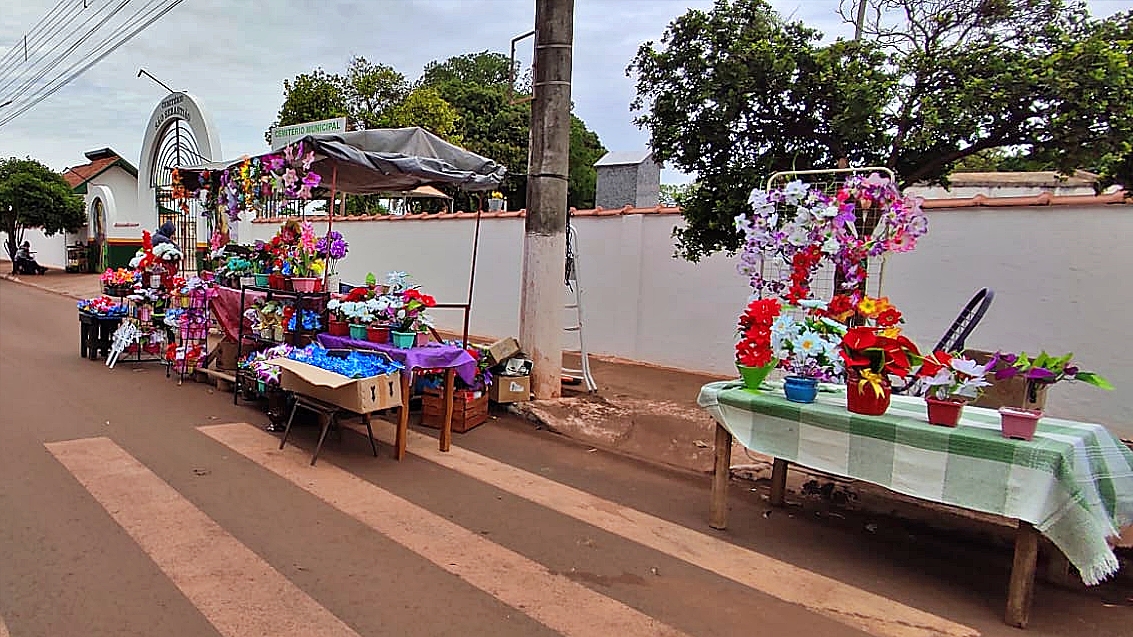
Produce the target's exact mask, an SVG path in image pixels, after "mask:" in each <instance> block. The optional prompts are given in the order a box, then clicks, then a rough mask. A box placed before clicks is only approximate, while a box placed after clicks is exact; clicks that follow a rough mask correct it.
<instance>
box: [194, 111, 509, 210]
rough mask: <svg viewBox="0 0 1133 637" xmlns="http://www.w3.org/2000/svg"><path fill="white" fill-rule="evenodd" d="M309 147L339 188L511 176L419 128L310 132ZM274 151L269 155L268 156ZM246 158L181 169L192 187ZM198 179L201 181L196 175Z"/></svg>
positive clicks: (480, 182) (491, 182) (486, 186)
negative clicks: (210, 173)
mask: <svg viewBox="0 0 1133 637" xmlns="http://www.w3.org/2000/svg"><path fill="white" fill-rule="evenodd" d="M296 143H302V144H303V149H304V151H307V150H311V151H314V153H315V161H314V163H313V164H311V171H312V172H315V173H317V174H318V175H319V176H320V177H321V178H322V183H321V186H322V187H323V188H330V187H331V186H332V184H334V186H335V189H336V190H337V191H338V192H343V193H347V194H357V195H361V194H377V193H383V192H391V191H411V190H414V189H415V188H418V187H420V186H427V185H441V184H448V185H453V186H456V187H458V188H460V189H461V190H466V191H480V190H492V189H494V188H497V187H499V185H500V183H501V182H502V181H503V179H504V176H505V175H506V174H507V169H506V168H505V167H503V166H501V165H500V164H498V163H496V162H495V161H492V160H491V159H488V158H486V157H481V156H480V155H477V154H476V153H473V152H470V151H467V150H465V149H463V148H460V147H459V146H455V145H453V144H450V143H448V142H446V141H445V140H443V139H441V138H440V137H437V136H436V135H434V134H432V133H430V132H429V131H427V130H425V129H423V128H419V127H413V128H376V129H370V130H362V131H352V132H347V133H340V134H334V135H308V136H306V137H304V138H302V139H301V140H299V141H298V142H296ZM270 154H272V153H265V154H264V155H261V156H260V157H261V158H262V157H265V156H267V155H270ZM242 161H243V160H242V159H240V160H235V161H232V162H227V163H225V162H220V163H211V164H208V165H197V166H184V167H179V170H180V172H181V173H182V174H183V176H184V178H185V185H186V186H187V187H189V188H190V189H193V188H194V187H196V186H198V184H194V183H192V181H197V179H199V175H200V173H201V172H203V171H205V170H209V171H215V170H223V169H225V168H230V167H232V166H235V165H237V164H239V163H241V162H242ZM193 177H196V178H197V179H193Z"/></svg>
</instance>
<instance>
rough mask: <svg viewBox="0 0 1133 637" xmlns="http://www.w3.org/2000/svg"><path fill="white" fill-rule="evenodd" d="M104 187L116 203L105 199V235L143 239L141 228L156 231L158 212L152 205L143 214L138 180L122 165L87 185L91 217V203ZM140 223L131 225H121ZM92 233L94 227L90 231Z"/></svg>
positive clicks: (87, 201) (108, 236)
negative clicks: (139, 206)
mask: <svg viewBox="0 0 1133 637" xmlns="http://www.w3.org/2000/svg"><path fill="white" fill-rule="evenodd" d="M95 186H105V187H106V188H109V189H110V192H111V193H112V197H113V203H111V202H104V205H105V206H106V236H107V238H110V239H141V238H142V230H150V231H152V230H153V226H155V225H156V224H157V213H156V212H154V208H153V204H152V202H151V203H150V206H149V207H147V208H146V209H145V214H144V216H143V215H142V213H141V212H140V211H139V209H138V194H137V193H138V180H137V178H136V177H134V176H133V175H131V174H130V173H128V172H126V171H125V170H123V169H122V168H121V167H119V166H115V167H113V168H111V169H109V170H107V171H105V172H103V173H102V174H101V175H99V176H97V177H95V178H94V179H93V180H91V181H90V182H89V183H88V184H87V192H88V193H90V194H88V195H86V196H85V197H84V200H85V203H86V212H87V217H88V219H89V217H90V208H91V203H92V202H93V201H94V198H95V196H96V193H97V192H98V190H99V189H98V188H95ZM134 223H136V224H139V225H137V226H129V225H122V224H134ZM114 224H119V225H118V226H115V225H114ZM89 231H90V232H93V229H92V230H89Z"/></svg>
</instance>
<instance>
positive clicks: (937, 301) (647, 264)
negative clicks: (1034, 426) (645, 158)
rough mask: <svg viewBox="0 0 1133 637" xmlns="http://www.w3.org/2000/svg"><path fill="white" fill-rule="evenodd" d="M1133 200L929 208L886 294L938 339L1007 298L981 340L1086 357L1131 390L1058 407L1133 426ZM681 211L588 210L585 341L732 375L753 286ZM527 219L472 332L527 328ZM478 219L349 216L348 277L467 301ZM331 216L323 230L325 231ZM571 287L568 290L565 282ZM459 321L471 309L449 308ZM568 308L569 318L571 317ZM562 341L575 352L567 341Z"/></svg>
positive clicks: (912, 326)
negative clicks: (981, 301) (681, 255)
mask: <svg viewBox="0 0 1133 637" xmlns="http://www.w3.org/2000/svg"><path fill="white" fill-rule="evenodd" d="M1131 213H1133V206H1124V205H1108V206H1093V207H1085V208H1079V207H1071V206H1054V207H1034V208H1029V207H1021V208H964V209H954V210H939V209H937V210H930V211H929V212H928V214H929V219H930V229H929V234H928V235H927V236H926V237H925V238H924V239H922V241H921V243H920V244H919V245H918V248H917V250H916V251H915V252H912V253H909V254H903V255H896V256H894V257H892V258H891V259H890V261H889V263H888V265H887V266H886V269H885V275H884V281H883V292H884V293H885V294H887V295H889V297H890V298H891V300H892V301H893V302H894V303H896V304H897V305H898V306H899V307H900V309H901V310H902V311H903V312H904V313H905V315H906V317H907V320H908V325H907V331H908V332H909V333H910V335H911V336H912V337H913V338H914V339H915V340H917V342H918V343H920V344H921V345H922V346H923V347H925V348H928V347H931V346H932V345H933V344H935V342H936V341H937V340H938V339H939V338H940V336H941V335H942V334H943V333H944V330H945V329H947V327H948V325H949V324H950V323H951V321H952V320H953V319H954V318H955V316H956V314H957V313H958V312H959V311H960V309H961V308H962V307H963V306H964V304H965V303H967V301H968V299H969V298H970V297H971V296H972V294H974V293H975V291H976V290H978V289H979V288H980V287H983V286H987V287H991V288H993V289H994V290H995V292H996V298H995V302H994V303H993V304H992V306H991V309H990V310H989V311H988V314H987V316H986V317H985V318H984V320H983V322H982V323H981V324H980V326H979V327H978V328H977V329H976V331H975V333H974V334H973V335H972V337H971V338H970V339H969V343H968V344H969V345H970V346H971V347H976V348H980V349H997V348H999V349H1013V350H1020V349H1022V350H1026V351H1028V352H1030V351H1036V350H1038V349H1041V348H1043V347H1045V348H1046V349H1047V350H1048V351H1050V352H1051V353H1056V352H1057V353H1065V352H1071V351H1072V352H1074V353H1075V354H1076V358H1077V359H1078V360H1080V361H1081V363H1082V364H1083V365H1084V366H1085V367H1086V368H1087V369H1090V370H1093V371H1097V372H1099V373H1101V374H1103V375H1105V376H1106V377H1107V378H1109V379H1110V380H1111V381H1113V382H1114V384H1115V385H1117V386H1118V389H1117V390H1116V391H1113V392H1103V391H1101V390H1098V389H1095V388H1092V387H1089V386H1085V385H1067V386H1065V387H1063V386H1059V387H1056V388H1055V389H1053V390H1052V391H1051V393H1050V397H1049V399H1048V410H1049V411H1050V412H1051V413H1052V414H1056V415H1062V416H1066V417H1072V418H1081V419H1089V420H1095V421H1101V422H1104V423H1106V424H1108V425H1110V426H1111V428H1113V429H1114V430H1115V431H1118V432H1120V433H1121V435H1123V436H1127V437H1130V436H1133V404H1129V403H1126V402H1125V401H1123V400H1122V397H1123V396H1125V391H1127V390H1128V388H1131V387H1133V365H1130V362H1133V356H1130V354H1129V352H1130V350H1129V347H1128V345H1127V343H1128V341H1129V337H1128V334H1129V329H1128V327H1127V321H1126V317H1127V316H1128V315H1129V313H1130V312H1131V311H1133V287H1130V286H1128V285H1122V283H1121V277H1123V276H1128V274H1127V273H1129V272H1130V271H1131V268H1130V266H1133V258H1130V257H1129V256H1127V254H1128V253H1127V252H1126V251H1125V250H1126V247H1125V246H1126V244H1127V241H1128V240H1127V239H1126V237H1130V236H1133V214H1131ZM679 221H680V218H679V217H677V216H675V215H624V216H623V215H618V216H608V217H578V218H575V220H574V224H575V227H576V228H577V230H578V234H579V239H578V241H579V249H580V253H581V260H580V264H579V265H580V276H581V278H582V283H583V287H584V290H585V294H584V298H583V304H584V306H585V310H586V336H587V340H588V343H587V344H588V347H589V349H590V350H591V351H592V352H594V353H597V354H606V355H612V356H618V357H622V358H627V359H632V360H640V361H647V362H650V363H655V364H658V365H665V366H671V367H679V368H684V369H690V370H698V371H707V372H715V373H719V374H732V373H734V371H735V368H734V365H733V350H732V344H733V342H734V335H735V325H736V319H737V317H738V315H739V313H740V311H741V310H742V308H743V306H744V304H745V302H746V300H747V298H748V295H749V294H750V289H749V288H748V287H747V284H746V282H745V281H744V279H743V277H741V276H740V275H738V274H737V273H736V270H735V263H736V262H735V260H734V259H730V258H727V257H725V256H723V255H716V256H713V257H710V258H707V259H704V260H702V261H701V262H700V263H698V264H691V263H688V262H685V261H683V260H679V259H674V258H673V257H672V254H673V241H672V238H671V233H672V230H673V226H674V225H675V224H677V223H679ZM523 225H524V224H523V219H520V218H511V219H485V220H484V221H483V225H482V227H481V237H480V246H481V248H480V260H479V263H478V265H477V276H476V292H475V303H474V309H473V313H472V325H471V332H472V333H473V334H476V335H482V336H515V335H518V333H519V296H520V294H519V286H520V270H521V267H522V262H521V261H522V257H521V255H522V244H523ZM473 226H474V223H473V221H472V220H470V219H449V220H440V219H438V220H429V221H419V220H394V221H390V220H386V221H353V222H341V221H340V222H339V223H337V224H335V228H336V229H337V230H339V231H340V232H342V233H343V235H344V236H345V237H346V239H347V241H349V242H350V254H349V256H348V257H347V259H346V260H345V261H344V262H343V263H342V264H341V266H340V274H341V275H342V280H343V281H350V282H361V281H362V280H363V279H364V278H365V275H366V273H367V272H370V271H372V272H374V273H375V275H377V276H378V277H379V279H382V278H384V275H385V273H386V272H387V271H389V270H393V269H398V270H405V271H408V272H409V273H410V274H412V275H413V277H414V279H415V280H416V281H417V282H418V283H420V284H421V285H422V286H424V287H425V289H426V290H427V292H428V293H430V294H433V295H434V296H436V297H437V300H438V301H440V302H460V301H463V300H464V298H465V294H466V291H467V285H468V273H469V263H470V259H471V247H472V233H473ZM277 229H278V228H277V226H276V225H274V224H261V223H257V224H247V225H245V226H244V227H243V228H241V232H242V234H241V237H242V241H244V242H249V241H252V240H254V239H256V238H259V239H265V240H266V239H269V238H270V237H271V236H272V235H273V234H274V233H275V232H276V230H277ZM325 229H326V225H325V224H317V230H318V231H319V232H320V233H322V232H325ZM564 291H565V288H564ZM437 318H438V319H439V320H438V322H439V323H440V324H441V326H442V327H445V328H446V329H458V328H459V326H460V320H461V317H460V314H459V312H445V313H438V315H437ZM565 318H566V317H565V316H564V320H565ZM564 346H566V347H569V348H574V347H576V342H575V341H574V340H573V338H571V337H569V335H568V337H564Z"/></svg>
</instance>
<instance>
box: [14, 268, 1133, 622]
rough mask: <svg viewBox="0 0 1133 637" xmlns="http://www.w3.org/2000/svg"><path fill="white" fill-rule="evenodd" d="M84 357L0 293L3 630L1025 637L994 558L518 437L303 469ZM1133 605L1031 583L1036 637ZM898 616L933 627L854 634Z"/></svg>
mask: <svg viewBox="0 0 1133 637" xmlns="http://www.w3.org/2000/svg"><path fill="white" fill-rule="evenodd" d="M77 340H78V325H77V321H76V318H75V314H74V304H73V301H71V300H69V299H66V298H63V297H59V296H54V295H50V294H46V293H43V292H40V291H38V290H34V289H30V288H27V287H23V286H19V285H17V284H14V283H11V282H8V281H0V636H4V632H5V631H8V632H9V633H10V634H11V635H12V637H29V636H45V637H71V636H75V637H88V636H98V635H106V636H115V637H121V636H127V635H178V636H195V635H252V634H272V635H323V634H325V635H350V634H358V635H493V636H496V635H499V636H506V635H516V636H519V635H555V634H569V635H595V636H598V635H609V634H614V633H615V632H617V633H626V634H642V635H652V634H674V635H680V634H684V635H694V636H708V635H751V634H768V635H787V636H789V635H799V636H806V637H815V636H827V635H830V636H841V635H847V636H848V635H863V634H870V633H872V634H885V635H906V634H907V635H914V634H917V635H919V634H930V633H929V632H928V631H926V630H924V629H925V628H926V627H928V626H938V627H942V630H943V633H942V634H976V633H979V634H985V635H1019V634H1021V633H1019V632H1018V631H1016V630H1013V629H1009V628H1007V627H1006V626H1004V625H1003V624H1002V623H1001V621H1000V616H1001V615H1002V610H1003V595H1004V591H1005V586H1006V578H1007V569H1008V567H1009V563H1010V555H1009V553H1007V552H1004V551H1002V550H1000V549H998V548H995V547H990V546H989V547H983V546H963V545H959V544H956V543H952V542H949V541H947V540H946V539H945V540H940V539H938V538H932V537H919V538H910V537H908V534H907V533H904V532H902V533H897V532H895V531H894V532H887V530H886V528H885V525H884V524H882V525H881V528H879V529H874V531H876V532H871V531H869V530H866V529H865V528H864V525H862V524H861V523H860V522H861V521H860V520H854V519H841V520H839V519H834V518H830V517H823V518H818V517H816V516H815V515H814V513H815V511H814V510H812V509H810V508H808V506H805V505H804V506H800V507H795V508H793V509H789V510H787V511H779V510H777V511H774V512H771V513H770V514H768V510H767V507H766V506H765V504H764V502H763V500H762V499H761V497H760V495H761V493H760V492H758V491H755V492H744V491H743V490H741V489H732V491H733V502H732V512H731V518H730V521H731V528H730V529H729V531H728V532H726V533H720V532H715V531H712V530H711V529H709V528H708V527H707V524H706V515H707V503H708V490H709V484H708V480H707V479H706V478H700V477H695V476H689V475H687V474H679V473H670V472H666V471H664V470H660V469H657V468H653V467H650V466H646V465H642V464H640V463H637V462H635V461H633V460H628V459H626V458H622V457H618V456H615V455H610V454H606V453H604V452H601V451H591V450H589V449H588V448H587V447H585V446H581V445H578V444H576V443H573V442H571V441H569V440H566V439H564V438H562V437H559V436H556V435H553V434H550V433H547V432H543V431H535V430H533V429H532V428H531V426H530V425H529V424H527V423H525V422H522V421H519V420H516V419H512V418H507V417H501V418H499V419H496V420H493V421H491V422H490V423H489V424H488V425H485V426H483V427H481V428H479V429H476V430H474V431H473V432H471V433H468V434H465V435H463V436H458V437H457V438H456V439H455V441H454V446H455V447H457V448H458V449H459V452H460V454H452V455H451V456H449V457H446V458H443V459H435V460H436V461H433V460H430V459H429V458H430V457H432V456H433V452H435V449H436V447H435V444H433V443H432V441H430V440H421V438H420V437H417V436H414V437H413V438H412V439H411V440H410V444H409V452H410V453H409V455H408V457H407V458H406V459H405V460H404V461H402V462H400V463H398V462H395V461H394V460H392V458H391V457H390V448H389V446H388V444H383V445H381V446H379V452H380V457H379V458H376V459H375V458H373V457H372V456H371V455H370V454H369V448H368V445H367V443H366V442H365V440H364V439H363V438H362V437H360V436H358V435H356V434H355V433H353V432H352V431H347V432H345V433H344V434H343V436H342V439H341V441H339V440H336V439H335V438H334V437H333V436H332V437H330V439H329V440H328V443H327V445H326V446H325V447H324V450H323V453H322V455H321V456H320V459H319V464H318V466H317V467H315V468H313V469H312V468H310V467H308V466H307V464H306V461H307V459H308V458H309V456H308V455H307V454H309V452H310V450H311V449H312V448H313V446H314V438H315V432H314V431H312V430H311V429H307V428H305V429H300V430H299V432H298V434H297V437H296V442H297V444H298V447H293V446H291V445H288V448H287V449H286V450H285V451H284V452H279V451H277V450H276V447H277V444H276V442H275V441H276V440H277V438H276V437H275V436H274V435H271V434H267V433H265V432H263V431H262V430H260V429H258V427H260V426H262V425H263V424H265V422H266V418H265V417H264V416H263V414H262V413H260V412H259V411H258V410H257V409H255V408H253V407H246V406H243V405H241V406H239V407H234V406H233V405H232V401H231V396H230V395H225V394H220V393H217V392H215V391H213V390H212V389H211V388H209V387H207V386H205V385H199V384H192V383H187V384H185V385H184V386H178V385H177V383H176V381H175V380H171V379H166V378H165V375H164V372H163V371H162V369H161V368H159V367H156V366H153V365H148V366H147V365H140V366H136V367H134V366H130V365H126V364H122V365H119V366H118V367H116V368H115V369H113V370H109V369H107V368H106V367H105V366H104V365H102V363H100V362H99V363H96V362H91V361H86V360H83V359H80V358H79V356H78V343H77V342H76V341H77ZM228 423H250V424H249V425H237V424H232V425H228ZM377 428H378V429H379V430H380V432H381V434H382V435H383V436H387V437H388V434H389V430H391V429H392V428H391V427H389V426H387V425H383V424H380V423H379V425H378V427H377ZM419 431H424V432H428V430H419ZM517 471H518V472H517ZM492 476H503V477H502V478H501V479H499V480H495V481H493V479H492ZM524 476H530V477H529V478H524ZM567 487H569V489H567ZM537 494H538V496H539V497H540V498H542V499H541V500H539V501H536V500H537V498H536V495H537ZM568 496H569V497H568ZM571 498H577V499H579V501H581V502H585V503H589V504H588V505H587V506H589V507H591V508H590V509H585V507H584V508H583V509H579V508H578V506H579V505H577V502H574V501H572V500H571ZM643 514H645V517H642V515H643ZM587 515H591V516H592V517H593V518H594V519H592V520H591V522H587V521H584V519H582V518H585V517H586V516H587ZM598 519H601V520H608V521H609V522H608V523H605V524H604V525H603V526H599V525H598V522H596V521H595V520H598ZM643 520H645V521H644V522H643ZM635 521H636V522H635ZM646 522H648V524H651V525H655V528H656V529H659V530H658V531H656V532H657V533H658V534H663V535H664V537H670V538H676V537H679V538H685V537H689V538H696V537H699V536H694V535H687V533H688V532H695V533H697V534H703V536H705V537H707V538H709V539H710V540H711V542H719V541H723V542H726V543H727V545H728V546H729V547H733V548H734V549H736V552H735V553H734V555H735V556H736V557H735V558H734V560H735V562H736V564H735V565H738V566H739V567H741V568H740V569H739V570H742V569H743V568H746V569H748V571H749V572H751V573H752V576H751V578H750V581H747V582H744V583H740V582H739V581H736V580H735V579H729V578H728V577H726V576H724V575H721V574H720V572H718V571H724V570H728V569H725V568H723V566H733V565H732V564H728V565H723V566H721V565H717V566H716V567H712V566H711V564H710V562H711V560H710V559H708V558H711V557H712V556H711V555H709V556H704V555H701V556H700V557H697V554H698V553H703V551H699V549H700V548H701V546H681V545H680V544H679V543H670V544H664V543H660V544H658V543H649V544H648V546H647V545H646V543H645V542H641V541H634V540H633V539H630V538H633V537H634V536H635V534H639V533H640V532H641V530H642V525H643V524H645V523H646ZM650 528H654V527H652V526H651V527H650ZM651 532H652V531H651ZM690 541H695V540H690ZM700 543H702V545H703V546H707V545H709V544H710V542H709V541H708V540H700ZM662 545H663V546H668V547H670V548H666V549H664V550H662V549H660V548H657V547H658V546H662ZM650 546H653V547H654V548H650ZM729 551H731V549H729ZM730 554H731V553H730ZM706 560H707V561H706ZM694 563H699V564H702V565H701V566H696V565H694ZM771 563H774V564H782V565H783V569H785V570H781V571H776V572H775V573H774V575H773V574H772V571H769V570H767V569H768V565H769V564H771ZM714 568H715V570H714ZM732 570H736V569H732ZM816 575H817V576H822V578H828V579H821V580H819V579H815V577H816ZM772 577H774V578H775V579H770V578H772ZM816 581H829V583H830V586H833V587H834V588H832V589H829V590H833V591H835V592H838V591H844V594H839V595H837V596H836V597H834V598H830V599H834V600H836V601H841V602H844V603H846V604H871V605H872V607H865V606H862V607H860V608H857V607H850V608H848V609H845V612H844V613H843V615H842V616H839V615H838V614H837V613H835V612H832V611H829V610H827V611H822V612H812V611H811V610H807V608H805V607H804V605H805V603H804V604H803V605H800V604H795V603H789V602H787V601H784V600H783V599H781V597H783V596H784V595H785V591H788V590H791V589H792V587H795V589H797V590H795V592H796V593H798V592H799V591H800V590H801V591H802V592H801V593H800V594H801V595H802V598H803V599H804V600H805V599H811V598H813V599H816V600H817V599H822V598H823V596H824V595H825V596H828V595H829V590H820V589H818V588H808V589H800V588H799V587H800V586H802V585H803V584H805V583H808V582H810V583H812V584H813V583H814V582H816ZM777 595H778V596H777ZM808 596H809V597H808ZM1128 596H1129V592H1128V591H1122V590H1119V589H1116V588H1112V587H1110V588H1103V589H1099V590H1098V591H1094V592H1091V593H1088V594H1087V593H1075V592H1068V591H1062V590H1059V589H1055V588H1051V587H1047V586H1043V585H1040V587H1039V588H1038V591H1037V593H1036V600H1035V612H1034V614H1033V617H1032V626H1031V629H1030V630H1029V631H1028V633H1029V634H1031V635H1067V636H1069V635H1080V634H1089V635H1096V636H1098V637H1106V636H1118V635H1122V636H1127V635H1128V634H1129V631H1130V628H1129V627H1130V625H1131V623H1130V622H1133V613H1131V612H1130V610H1131V609H1130V607H1129V606H1128V605H1126V604H1127V602H1126V599H1127V597H1128ZM847 600H848V601H847ZM860 600H872V601H865V602H862V601H860ZM840 612H841V611H840ZM902 612H912V613H922V614H923V617H924V622H926V623H924V624H916V623H901V622H898V621H893V622H884V621H882V622H880V623H878V624H876V625H871V626H872V627H867V630H869V633H866V632H864V631H863V630H860V629H859V628H861V627H862V623H861V622H860V621H859V620H858V619H856V618H855V614H862V615H869V614H871V613H873V614H876V615H878V616H894V617H895V616H896V614H898V613H902ZM5 626H6V628H5ZM264 631H272V632H266V633H265V632H264Z"/></svg>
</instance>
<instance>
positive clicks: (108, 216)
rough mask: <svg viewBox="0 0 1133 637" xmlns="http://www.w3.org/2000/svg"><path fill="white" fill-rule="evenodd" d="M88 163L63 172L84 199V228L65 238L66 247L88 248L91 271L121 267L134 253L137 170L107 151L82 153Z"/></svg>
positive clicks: (64, 176)
mask: <svg viewBox="0 0 1133 637" xmlns="http://www.w3.org/2000/svg"><path fill="white" fill-rule="evenodd" d="M85 156H86V158H87V159H88V160H89V163H86V164H83V165H81V166H72V167H70V168H67V169H65V170H64V171H63V178H64V179H66V180H67V183H68V184H70V185H71V189H72V190H73V191H74V192H75V193H76V194H79V195H82V196H83V201H84V209H85V210H86V215H87V225H86V226H84V227H82V228H80V229H79V231H78V232H77V233H75V234H68V235H67V236H66V245H67V246H73V245H75V244H76V243H81V244H86V245H88V246H89V247H90V251H89V255H90V256H89V260H90V264H91V268H92V269H93V270H94V271H96V272H97V271H101V270H103V269H105V268H108V267H119V266H123V265H125V264H126V263H128V262H129V261H130V259H131V258H133V256H134V252H135V251H136V250H137V246H138V241H137V236H138V235H139V234H140V233H141V231H140V230H139V229H138V226H139V225H140V224H139V223H138V221H137V207H138V198H137V192H138V169H137V168H135V167H134V166H133V165H132V164H131V163H130V162H128V161H126V160H125V159H124V158H123V157H122V156H121V155H119V154H118V153H116V152H114V150H112V149H110V148H100V149H98V150H92V151H90V152H88V153H85Z"/></svg>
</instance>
